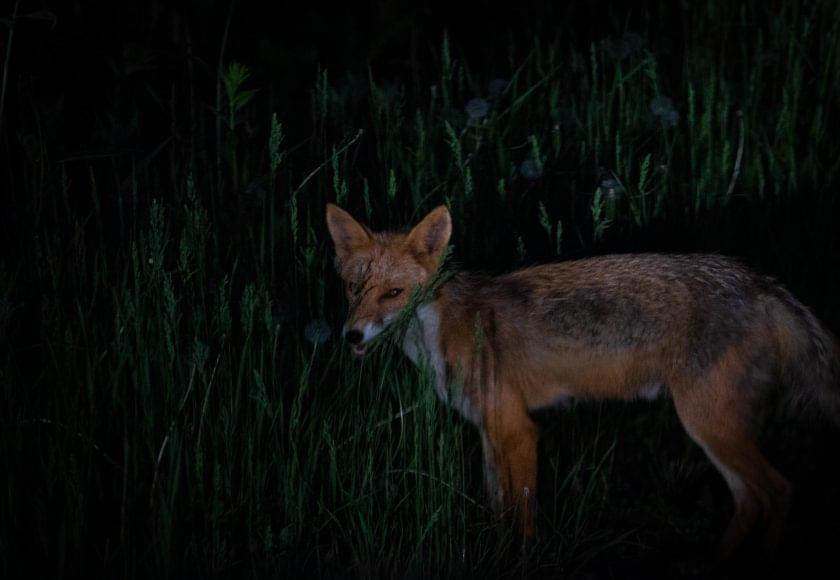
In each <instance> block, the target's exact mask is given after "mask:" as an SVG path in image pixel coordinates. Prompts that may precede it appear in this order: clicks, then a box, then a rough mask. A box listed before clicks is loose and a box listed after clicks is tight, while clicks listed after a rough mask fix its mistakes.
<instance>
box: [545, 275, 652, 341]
mask: <svg viewBox="0 0 840 580" xmlns="http://www.w3.org/2000/svg"><path fill="white" fill-rule="evenodd" d="M546 306H547V309H546V312H545V317H546V319H547V320H548V321H549V324H551V327H552V328H553V329H554V330H555V331H556V332H558V333H559V334H561V335H563V336H564V337H567V338H569V339H571V340H574V341H577V342H582V343H584V344H586V345H588V346H611V347H626V346H634V345H639V344H646V343H652V342H656V341H658V340H660V339H661V338H662V337H663V336H664V330H665V329H664V328H663V321H662V320H661V319H659V317H657V316H656V315H655V313H654V312H652V311H651V309H650V308H649V307H648V306H647V305H646V304H645V302H644V300H643V297H642V296H637V295H634V294H631V293H628V292H616V291H612V290H611V289H609V288H598V287H590V288H586V287H583V288H580V287H569V288H559V289H557V290H554V291H552V292H551V293H550V294H549V295H548V296H547V297H546Z"/></svg>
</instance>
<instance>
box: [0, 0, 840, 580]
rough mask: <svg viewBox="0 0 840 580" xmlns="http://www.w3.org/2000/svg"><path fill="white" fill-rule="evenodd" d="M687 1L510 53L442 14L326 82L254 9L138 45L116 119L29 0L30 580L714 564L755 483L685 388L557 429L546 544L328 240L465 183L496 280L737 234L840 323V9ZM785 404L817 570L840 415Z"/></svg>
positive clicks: (9, 296)
mask: <svg viewBox="0 0 840 580" xmlns="http://www.w3.org/2000/svg"><path fill="white" fill-rule="evenodd" d="M18 4H19V3H18ZM664 4H668V3H663V5H664ZM682 4H683V6H682V7H670V8H668V7H665V6H660V7H651V8H646V9H644V10H636V11H629V10H628V11H627V13H626V14H625V13H615V14H609V15H606V14H605V15H603V21H602V22H601V23H600V24H599V25H598V27H599V31H596V33H593V34H592V36H593V37H594V40H591V41H587V42H584V41H580V40H578V39H580V38H581V36H580V35H576V34H575V33H574V31H573V30H572V29H573V28H574V27H575V25H576V24H575V21H574V20H570V19H565V20H564V19H559V18H558V19H557V21H556V22H554V23H552V24H551V25H550V26H549V25H548V24H546V23H545V22H542V23H534V24H533V27H534V28H533V30H534V34H533V35H530V36H529V37H530V39H529V40H527V41H525V40H523V39H522V38H523V37H522V35H519V36H511V37H509V38H494V39H493V42H494V43H495V45H496V46H495V48H496V51H495V53H493V52H492V51H489V52H488V53H484V52H480V53H477V52H476V50H475V49H473V48H471V47H470V46H469V42H470V41H471V39H470V38H468V37H467V36H465V35H459V34H458V33H456V32H441V34H439V35H436V36H435V39H434V41H433V42H428V43H417V44H416V45H414V44H413V45H412V49H411V50H405V52H404V53H400V54H399V55H398V57H397V58H399V59H401V60H400V62H401V63H402V66H394V65H393V64H392V63H391V64H390V65H389V64H387V63H386V64H383V65H382V66H381V69H382V70H383V71H384V72H381V71H380V69H379V68H377V63H378V62H380V61H381V59H379V60H375V59H372V60H371V62H370V63H368V62H360V63H355V64H354V65H352V66H351V65H347V66H346V68H344V69H339V70H338V71H334V70H330V69H327V68H321V69H319V70H317V71H316V70H310V71H309V73H308V74H309V75H310V76H308V77H307V80H308V82H309V86H310V87H311V90H309V91H308V93H306V94H305V98H304V94H303V93H302V92H297V93H295V94H294V95H293V96H290V95H289V94H284V91H286V89H285V88H284V86H282V85H279V84H277V83H276V82H275V81H272V80H271V76H270V74H268V73H267V72H266V71H265V70H264V68H261V65H260V63H259V62H256V61H257V59H256V57H254V61H255V62H249V61H248V59H246V58H243V57H242V56H241V55H239V54H238V53H237V47H236V45H235V43H233V42H232V41H229V38H228V30H233V32H230V35H231V38H241V35H242V33H241V32H240V33H239V36H237V33H236V32H235V29H236V28H237V27H246V24H245V23H243V22H241V21H239V20H237V19H236V17H235V14H236V12H235V11H234V10H231V11H230V12H229V13H228V12H227V10H222V11H221V15H222V16H225V17H226V19H225V20H224V21H222V22H217V23H216V24H218V25H219V26H218V29H215V28H214V29H213V30H214V31H215V32H214V33H215V34H216V35H217V37H216V46H215V48H214V50H213V52H207V53H206V54H194V53H193V47H192V44H191V43H190V41H189V38H190V37H189V35H187V36H186V37H185V38H186V40H183V39H182V43H181V44H180V45H179V46H180V49H179V50H180V52H177V54H176V56H177V58H175V57H172V58H169V59H168V60H167V59H166V58H164V57H162V56H161V55H160V54H159V53H155V52H154V51H151V50H148V51H145V52H144V50H143V47H142V45H129V44H126V47H125V50H124V51H123V52H122V53H120V54H118V55H114V56H113V59H112V62H113V66H112V72H111V73H110V76H106V78H105V79H104V80H103V79H100V80H99V81H98V84H96V85H95V86H94V87H91V88H90V89H89V93H88V94H90V95H91V97H90V98H91V99H92V101H93V102H94V104H95V106H86V105H85V103H80V102H79V98H78V95H79V92H78V90H77V88H74V87H73V86H72V85H71V83H68V84H66V85H62V84H60V83H53V84H50V83H49V82H44V79H40V80H39V81H31V82H26V79H27V77H26V70H25V66H26V64H27V63H29V62H33V60H32V59H34V57H33V56H32V54H26V53H25V52H24V53H16V50H18V46H19V45H17V44H16V43H24V44H23V45H22V46H24V47H31V46H32V44H29V45H27V44H26V43H27V42H30V43H31V42H32V40H31V39H32V38H33V37H37V35H43V36H46V35H49V34H61V26H62V18H61V14H59V15H58V19H57V21H56V22H53V23H52V24H53V25H54V26H55V27H56V29H57V32H56V31H54V32H50V31H49V30H47V29H48V28H49V26H50V21H51V20H52V18H53V15H52V14H50V13H48V12H44V11H41V12H36V13H34V14H32V13H27V14H29V16H26V15H24V12H23V8H22V7H19V8H17V10H18V13H17V18H16V19H14V20H10V21H9V22H8V23H7V26H8V29H7V30H8V31H11V30H12V29H15V34H14V35H12V34H8V35H7V36H6V41H5V51H6V54H8V55H10V57H9V58H6V60H5V66H4V76H3V81H2V83H3V84H2V93H3V100H4V101H5V106H4V110H2V111H0V115H2V125H0V131H1V132H2V134H0V137H1V138H2V145H1V146H2V156H3V159H2V164H3V166H4V167H5V168H6V170H8V171H6V170H4V172H5V173H6V175H5V177H3V178H2V179H3V182H2V188H3V189H4V190H5V191H6V193H5V194H4V195H3V198H4V201H3V209H2V215H0V225H2V232H0V236H2V241H3V245H4V248H5V250H4V251H3V252H2V257H0V388H2V392H3V404H2V407H0V480H1V481H2V482H3V486H2V489H3V492H4V493H3V495H2V498H1V499H0V521H2V524H0V525H2V533H0V558H2V568H0V574H2V575H3V576H4V577H7V578H9V577H13V576H16V575H18V574H22V573H24V572H25V573H27V575H29V574H31V573H32V572H33V571H37V572H38V573H46V574H49V575H56V576H64V575H67V576H84V577H89V576H96V575H100V574H107V575H108V576H111V577H113V576H140V577H142V576H148V575H151V573H152V572H153V571H160V572H162V573H163V574H164V575H182V574H184V573H188V574H189V575H194V574H201V575H235V576H240V575H245V574H249V573H251V572H253V573H255V574H271V573H273V574H279V573H282V572H291V571H307V572H309V573H312V574H323V575H328V574H349V575H358V576H369V575H374V574H376V575H400V576H403V575H408V576H418V577H419V576H425V575H427V574H432V575H464V574H467V575H481V576H498V575H510V574H531V573H534V574H537V575H543V574H546V575H568V576H575V575H578V574H594V575H596V576H597V577H601V575H603V576H605V577H627V576H628V575H633V574H642V573H645V574H648V573H662V574H663V575H667V576H669V577H674V576H680V575H686V576H701V575H704V574H706V573H707V572H708V564H707V562H706V555H707V554H708V550H709V548H710V546H711V545H712V543H713V541H714V539H715V538H716V536H717V534H718V533H719V532H720V531H721V529H722V526H723V524H724V523H725V521H726V519H727V518H728V515H729V510H730V509H731V505H730V500H729V497H728V492H727V490H726V488H725V486H724V484H723V481H722V480H721V479H720V477H719V476H718V475H717V473H716V472H715V471H714V469H713V468H712V466H711V465H710V464H709V463H708V461H707V460H706V459H705V458H704V456H703V455H702V452H700V450H699V449H697V448H696V447H695V446H694V445H693V444H692V443H691V442H690V441H689V439H688V438H687V437H686V436H685V435H684V434H683V432H682V430H681V428H680V426H679V423H678V420H677V419H676V417H675V416H674V414H673V410H672V408H671V404H670V402H669V401H668V400H667V399H663V400H660V401H657V402H652V403H650V402H644V403H642V402H636V403H630V404H628V403H610V402H607V403H597V402H580V403H578V404H575V405H573V406H572V408H570V409H565V410H557V411H551V412H546V413H542V414H541V415H540V422H541V424H542V425H543V426H544V433H545V435H544V438H543V440H542V447H541V450H540V457H541V474H540V485H541V489H540V495H539V498H540V503H541V512H540V516H539V524H538V525H539V531H538V534H539V541H538V542H537V544H536V545H535V546H534V547H533V550H532V551H531V552H530V553H528V554H527V555H526V557H521V556H520V554H519V552H518V550H517V549H516V548H515V544H514V543H512V542H511V538H510V536H509V534H508V532H507V530H506V529H504V528H503V527H500V526H497V525H496V523H495V521H494V519H493V517H492V515H491V514H490V513H489V511H488V509H487V507H486V503H485V501H484V498H483V496H482V490H481V478H482V476H481V462H480V444H479V442H478V439H477V437H476V434H475V432H474V431H473V430H472V429H471V428H470V427H469V426H468V425H466V424H464V423H463V422H462V421H461V420H460V419H459V418H458V417H457V416H456V415H455V414H454V413H453V412H451V411H449V410H447V409H445V408H444V407H443V406H442V405H441V404H439V403H438V402H437V401H436V400H435V397H434V393H433V389H432V388H431V383H430V378H429V377H427V376H423V375H422V374H420V373H418V372H417V371H416V370H415V369H414V368H413V367H411V365H410V363H408V362H407V361H406V360H404V358H403V357H402V356H401V355H400V354H399V353H394V351H393V350H392V349H389V348H386V347H385V345H383V348H380V349H378V350H377V352H376V353H375V354H374V355H373V356H370V357H368V358H366V359H364V360H362V361H358V360H355V359H353V358H352V357H351V356H350V354H349V352H348V350H347V348H346V347H345V345H344V344H343V343H342V341H341V339H340V336H339V330H340V327H341V324H342V323H343V316H344V309H345V306H344V299H343V296H342V292H341V289H340V287H339V284H338V281H337V278H336V275H335V272H334V270H333V267H332V246H331V243H330V242H329V238H328V236H327V234H326V231H325V227H324V204H325V202H326V201H334V202H336V203H338V204H340V205H342V206H344V207H346V208H348V209H349V210H350V211H352V212H353V213H354V214H355V215H356V216H357V217H359V218H360V219H362V220H363V221H366V222H367V223H369V224H371V225H372V226H373V227H374V228H375V229H385V228H392V227H398V226H403V225H407V224H409V223H411V222H413V221H415V220H416V219H418V217H420V216H421V215H422V214H423V213H424V212H425V211H427V210H428V209H430V208H431V207H433V206H435V205H437V204H439V203H446V204H448V205H449V207H450V209H451V211H452V214H453V219H454V223H455V231H454V236H453V245H454V248H453V252H454V256H455V257H456V259H457V261H458V262H460V263H461V264H464V265H466V266H469V267H475V268H480V269H483V270H487V271H491V272H496V271H504V270H509V269H513V268H515V267H517V266H519V265H523V264H531V263H535V262H541V261H549V260H555V259H568V258H574V257H580V256H584V255H593V254H598V253H604V252H608V251H619V252H623V251H667V250H673V251H717V252H722V253H727V254H731V255H736V256H739V257H741V258H743V259H744V260H745V261H746V262H748V263H750V264H752V265H753V266H755V267H756V268H757V269H759V270H761V271H763V272H765V273H769V274H773V275H775V276H777V277H778V278H779V279H780V280H781V281H782V282H783V283H785V284H786V285H787V286H788V287H789V288H791V289H792V290H794V292H795V293H796V294H797V295H798V296H800V297H801V298H802V299H803V301H804V302H806V303H807V304H809V305H811V306H812V307H813V308H814V310H815V311H816V312H817V313H818V314H819V315H820V316H821V317H822V318H823V319H824V320H826V321H827V323H828V325H829V326H830V327H833V328H834V329H837V328H838V327H840V307H838V302H837V300H836V297H837V296H838V291H840V275H838V268H837V266H838V261H837V256H838V250H840V247H838V240H840V236H838V234H837V233H836V227H837V225H836V224H837V221H836V215H835V214H836V212H837V207H838V203H837V194H836V190H837V187H838V186H839V185H840V174H838V171H840V137H838V134H837V132H836V130H835V129H833V127H838V126H840V106H838V105H840V88H838V87H840V4H838V3H835V2H811V3H807V4H802V3H800V2H794V1H790V2H777V3H774V6H773V7H772V8H768V7H767V6H766V5H765V3H764V2H759V1H749V2H745V3H741V4H739V5H737V6H736V5H734V3H733V5H732V6H730V4H729V3H725V2H720V3H715V2H699V3H693V2H683V3H682ZM535 12H536V13H537V14H538V13H539V10H535ZM551 14H552V15H553V16H557V14H556V12H551ZM0 16H4V17H11V16H12V14H2V15H0ZM440 18H441V21H442V22H444V25H443V26H442V29H446V26H445V22H446V18H445V16H441V17H440ZM37 26H42V28H43V30H41V29H38V28H37ZM598 27H593V26H591V25H589V28H587V30H590V31H591V30H592V29H594V28H598ZM27 36H28V38H27ZM570 39H571V40H570ZM371 42H373V41H371ZM138 46H139V47H138ZM400 46H401V45H400ZM400 50H402V49H400ZM477 54H478V56H476V55H477ZM487 54H497V55H498V54H502V55H504V56H501V57H499V58H497V59H496V60H493V61H488V60H486V58H489V57H487ZM18 55H22V56H18ZM479 57H484V58H485V60H481V59H480V58H479ZM15 63H18V64H17V65H15ZM86 64H87V63H86V62H85V61H79V62H78V63H77V65H78V66H79V67H80V68H81V67H85V66H86ZM368 64H370V66H368ZM15 66H17V68H14V67H15ZM342 66H344V65H342ZM10 67H11V68H10ZM164 68H165V69H166V70H165V71H164V70H162V69H164ZM10 70H11V71H12V74H10V75H6V74H5V73H8V72H9V71H10ZM255 71H257V72H255ZM62 78H66V77H62ZM297 82H298V83H301V82H302V81H301V80H300V79H299V78H298V81H297ZM292 86H293V85H292ZM293 88H294V86H293ZM775 415H776V416H775V417H773V418H772V421H771V422H770V425H771V427H770V428H769V429H768V431H767V434H766V437H765V439H766V444H767V448H768V453H769V455H770V456H771V457H772V458H773V460H774V462H775V463H776V464H778V465H779V466H780V469H781V470H782V471H783V472H785V473H786V474H787V475H789V476H790V477H791V479H792V480H793V482H794V484H795V485H796V486H797V487H798V492H799V494H798V496H797V503H796V505H795V508H794V513H793V515H792V518H791V524H790V528H789V533H788V536H787V539H786V541H785V544H784V547H783V550H782V553H781V554H780V557H779V559H780V566H782V569H785V570H786V569H788V567H790V569H796V568H794V566H801V565H802V563H803V562H812V561H819V559H820V558H823V559H824V560H826V561H827V559H828V554H830V550H831V549H834V548H832V546H836V542H837V540H838V530H837V526H836V525H832V524H831V519H832V518H834V519H835V520H836V518H837V517H838V516H839V515H840V483H838V479H837V476H838V468H837V466H836V449H835V446H833V445H832V441H836V440H837V431H836V430H832V429H831V428H830V427H828V426H826V425H823V424H822V423H820V422H819V421H815V422H811V423H810V424H805V423H804V422H802V421H796V420H794V419H793V418H791V416H790V415H788V414H785V413H783V412H781V411H780V412H778V413H776V414H775ZM832 437H833V440H832Z"/></svg>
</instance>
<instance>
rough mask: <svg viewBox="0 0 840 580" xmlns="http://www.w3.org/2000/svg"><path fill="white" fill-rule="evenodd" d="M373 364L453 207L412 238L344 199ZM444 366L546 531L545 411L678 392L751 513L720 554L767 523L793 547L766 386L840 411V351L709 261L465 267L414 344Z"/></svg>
mask: <svg viewBox="0 0 840 580" xmlns="http://www.w3.org/2000/svg"><path fill="white" fill-rule="evenodd" d="M327 224H328V227H329V230H330V234H331V236H332V238H333V241H334V242H335V246H336V265H337V268H338V271H339V274H340V276H341V278H342V279H343V280H344V282H345V289H346V292H347V297H348V301H349V302H350V305H351V308H350V313H349V316H348V319H347V323H346V325H345V332H346V336H347V338H348V340H349V341H350V342H351V344H352V348H353V352H354V353H355V354H356V355H357V356H364V354H366V351H367V348H368V345H369V343H370V341H371V340H372V339H373V338H374V337H375V336H376V335H378V334H379V333H380V332H381V331H382V330H383V329H384V328H386V327H387V326H388V325H389V324H391V323H392V322H393V321H394V320H396V318H397V315H398V314H399V313H400V311H401V310H402V309H403V308H404V307H405V306H406V305H407V304H408V301H409V296H410V294H411V290H412V289H414V288H415V287H424V286H426V285H427V284H428V283H429V281H430V280H431V279H432V276H433V274H434V272H435V270H436V268H437V267H438V266H439V264H438V262H439V259H440V256H441V254H442V252H443V250H444V248H445V247H446V245H447V244H448V242H449V238H450V235H451V231H452V224H451V219H450V216H449V212H448V211H447V209H446V208H445V207H443V206H441V207H438V208H436V209H435V210H433V211H432V212H431V213H429V214H428V215H427V216H426V217H425V218H424V219H423V220H422V221H421V222H420V223H419V224H417V225H416V226H415V227H414V228H413V229H412V230H410V231H409V232H408V233H392V232H384V233H379V232H371V231H370V230H368V229H367V228H366V227H364V226H362V225H361V224H359V223H358V222H356V221H355V220H354V219H353V218H352V217H351V216H350V215H349V214H347V212H345V211H344V210H342V209H340V208H338V207H336V206H334V205H332V204H328V206H327ZM402 341H403V342H402V346H403V349H404V350H405V352H406V354H407V355H408V356H409V357H411V358H412V360H414V361H415V362H416V363H417V364H422V365H429V366H430V367H431V368H432V369H433V371H434V373H435V377H436V390H437V393H438V395H439V397H440V398H441V399H442V400H444V401H446V402H448V403H450V404H452V405H453V406H455V407H456V408H457V409H459V411H460V412H461V413H462V414H463V416H464V417H465V418H466V419H467V420H469V421H470V422H472V423H473V424H474V425H475V426H476V427H477V428H478V429H479V431H480V433H481V439H482V446H483V452H484V458H485V481H486V484H487V488H488V493H489V495H490V499H491V502H492V504H493V506H494V507H495V508H496V509H497V511H498V512H499V513H502V514H513V516H514V520H515V522H516V525H517V528H518V529H519V531H520V532H521V533H522V534H523V535H524V536H526V537H530V536H532V535H533V533H534V511H535V506H536V480H537V458H536V449H537V439H538V433H537V429H536V426H535V424H534V422H533V421H532V420H531V417H530V415H529V412H530V411H533V410H536V409H539V408H542V407H546V406H549V405H552V404H555V403H556V402H557V401H559V400H562V399H564V398H566V397H584V398H632V397H637V396H642V397H649V396H652V395H655V394H657V393H658V392H659V391H660V390H668V391H669V392H670V393H671V396H672V397H673V400H674V405H675V407H676V410H677V413H678V415H679V417H680V419H681V421H682V423H683V425H684V426H685V428H686V431H687V432H688V434H689V435H690V436H691V437H692V438H693V439H694V440H695V441H696V442H697V443H698V444H699V445H700V446H701V447H702V448H703V450H704V451H705V452H706V454H707V455H708V456H709V458H710V460H711V461H712V462H713V463H714V465H715V467H717V469H718V470H719V471H720V473H721V474H722V475H723V477H724V479H726V482H727V484H728V485H729V488H730V490H731V492H732V496H733V499H734V502H735V514H734V516H733V518H732V520H731V522H730V524H729V526H728V528H727V530H726V532H725V533H724V535H723V537H722V539H721V543H720V547H719V553H720V554H721V556H723V557H727V556H729V555H731V554H732V553H733V552H734V551H735V550H736V549H737V548H738V546H739V545H740V544H741V542H742V541H743V539H744V538H745V536H746V535H747V534H748V533H749V532H750V531H751V530H752V529H753V528H754V527H755V526H756V524H757V523H758V522H759V521H761V522H762V523H763V524H764V529H765V544H766V546H767V549H768V551H772V550H773V549H774V548H775V546H776V544H777V543H778V541H779V536H780V534H781V530H782V526H783V523H784V520H785V516H786V514H787V511H788V507H789V503H790V495H791V488H790V484H789V483H788V482H787V481H786V480H785V479H784V478H783V477H782V476H781V475H780V474H779V473H778V472H777V471H776V470H774V469H773V467H771V466H770V465H769V464H768V463H767V461H766V460H765V459H764V457H763V456H762V454H761V453H760V451H759V450H758V448H757V447H756V444H755V428H756V422H757V417H758V413H757V409H756V407H757V405H758V403H759V402H760V401H761V398H762V397H761V395H762V394H763V390H762V387H763V386H764V385H766V384H768V383H770V382H771V381H772V380H773V378H774V377H779V378H782V379H785V380H788V382H790V383H792V385H791V386H792V387H793V390H794V391H795V395H796V396H800V397H801V396H804V397H805V398H808V399H814V400H818V401H819V402H824V403H828V404H827V405H826V406H827V407H828V408H831V405H834V404H837V401H838V400H840V396H838V394H837V392H836V390H832V389H833V388H834V387H833V383H832V381H834V382H835V383H836V378H837V376H838V374H840V373H838V366H840V365H838V362H837V355H836V353H837V352H838V350H837V345H836V341H835V340H834V338H833V337H832V336H831V335H830V334H829V333H828V332H827V331H826V330H825V329H824V328H823V327H822V326H821V325H820V324H819V322H818V321H816V319H815V318H814V317H813V315H812V314H811V313H810V312H809V311H808V310H807V309H806V308H805V307H804V306H802V305H801V304H800V303H799V302H797V301H796V300H795V299H794V298H793V297H792V296H791V295H790V294H789V293H788V292H787V291H785V290H784V289H783V288H781V287H780V286H778V285H777V284H776V283H775V282H774V281H772V280H770V279H769V278H766V277H762V276H759V275H757V274H754V273H752V272H750V271H749V270H747V269H746V268H744V267H743V266H741V265H740V264H739V263H737V262H736V261H734V260H730V259H728V258H724V257H720V256H709V255H659V254H647V255H624V256H603V257H599V258H590V259H587V260H578V261H572V262H562V263H558V264H548V265H543V266H537V267H533V268H527V269H524V270H520V271H517V272H513V273H510V274H506V275H503V276H498V277H493V278H491V277H485V276H480V275H476V274H470V273H456V274H454V275H453V276H452V277H451V278H450V279H448V280H447V281H446V282H445V283H444V284H442V285H441V286H440V287H439V288H437V290H436V292H435V294H434V296H433V297H432V299H431V300H429V301H428V302H427V303H425V304H423V305H421V306H420V307H419V308H418V309H417V311H416V313H415V315H414V318H413V319H412V323H411V326H410V328H409V330H408V331H407V332H406V335H405V336H404V337H403V339H402Z"/></svg>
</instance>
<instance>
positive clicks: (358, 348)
mask: <svg viewBox="0 0 840 580" xmlns="http://www.w3.org/2000/svg"><path fill="white" fill-rule="evenodd" d="M350 350H351V351H352V352H353V356H355V357H356V358H362V357H363V356H365V355H366V354H367V345H366V344H353V345H350Z"/></svg>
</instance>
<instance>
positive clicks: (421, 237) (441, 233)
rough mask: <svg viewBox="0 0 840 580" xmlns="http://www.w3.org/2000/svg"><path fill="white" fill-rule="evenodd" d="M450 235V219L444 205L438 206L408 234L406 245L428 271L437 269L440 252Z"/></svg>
mask: <svg viewBox="0 0 840 580" xmlns="http://www.w3.org/2000/svg"><path fill="white" fill-rule="evenodd" d="M451 235H452V218H451V217H450V216H449V210H448V209H446V206H445V205H439V206H438V207H436V208H435V209H433V210H432V211H430V212H429V213H428V215H426V217H424V218H423V219H422V220H421V221H420V223H419V224H417V225H416V226H414V228H413V229H412V230H411V231H410V232H408V237H407V238H406V243H408V245H409V247H410V248H411V251H412V252H413V253H414V255H415V256H416V257H417V259H418V260H420V262H421V263H422V264H423V265H424V266H426V267H427V268H428V269H429V270H433V269H435V268H436V267H437V262H438V258H440V254H441V252H443V249H444V248H446V244H448V243H449V237H450V236H451Z"/></svg>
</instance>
